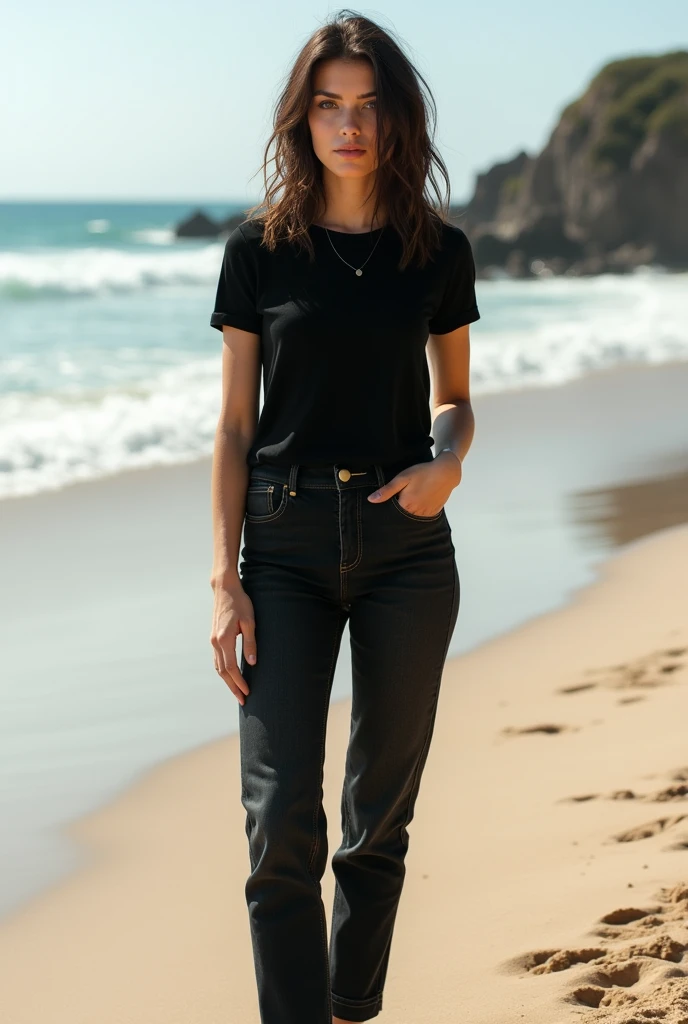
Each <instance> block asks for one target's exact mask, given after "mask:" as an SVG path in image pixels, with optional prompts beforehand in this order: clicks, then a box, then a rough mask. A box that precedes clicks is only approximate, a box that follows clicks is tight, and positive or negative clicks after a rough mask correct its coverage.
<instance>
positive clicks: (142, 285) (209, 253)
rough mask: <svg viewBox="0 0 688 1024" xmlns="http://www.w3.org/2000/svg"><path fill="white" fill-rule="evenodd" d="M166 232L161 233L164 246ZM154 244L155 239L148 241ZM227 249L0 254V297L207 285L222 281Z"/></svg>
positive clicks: (158, 235)
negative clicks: (224, 251)
mask: <svg viewBox="0 0 688 1024" xmlns="http://www.w3.org/2000/svg"><path fill="white" fill-rule="evenodd" d="M164 234H165V233H164V232H162V233H161V232H156V238H157V242H158V244H159V245H161V246H162V245H163V244H164ZM148 241H149V242H150V241H151V239H150V238H148ZM222 251H223V245H222V243H219V242H211V243H207V242H205V243H202V244H199V245H198V246H197V247H190V246H188V245H187V244H184V245H183V247H180V248H179V249H161V251H159V252H132V251H127V250H125V249H116V248H111V247H106V246H88V247H84V248H80V249H67V250H65V249H54V250H48V249H40V250H36V251H32V252H30V251H18V252H0V298H5V299H18V298H21V299H24V300H26V299H27V298H29V299H30V298H40V297H41V296H42V295H46V296H48V295H49V296H54V295H56V294H58V295H59V294H63V295H65V296H70V295H92V294H98V293H103V292H122V291H127V292H131V291H142V290H145V289H148V288H158V287H161V286H166V285H180V284H183V285H199V284H202V285H207V284H208V283H209V282H212V281H213V280H214V279H216V278H217V273H218V268H219V266H220V261H221V259H222Z"/></svg>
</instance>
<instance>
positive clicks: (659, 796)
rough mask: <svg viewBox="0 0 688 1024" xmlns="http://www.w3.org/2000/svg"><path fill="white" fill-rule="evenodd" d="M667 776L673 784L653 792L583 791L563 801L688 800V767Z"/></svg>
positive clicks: (664, 801) (673, 801)
mask: <svg viewBox="0 0 688 1024" xmlns="http://www.w3.org/2000/svg"><path fill="white" fill-rule="evenodd" d="M667 776H668V778H669V779H671V780H672V785H670V786H664V787H663V788H662V789H656V790H653V792H651V793H636V792H635V790H632V789H615V790H612V792H611V793H581V794H577V795H576V796H566V797H563V798H562V800H561V801H560V802H561V803H575V804H582V803H587V802H588V801H589V800H639V801H641V802H643V803H653V804H654V803H658V804H659V803H681V802H683V801H686V802H688V769H686V768H678V769H676V770H675V771H673V772H668V773H667Z"/></svg>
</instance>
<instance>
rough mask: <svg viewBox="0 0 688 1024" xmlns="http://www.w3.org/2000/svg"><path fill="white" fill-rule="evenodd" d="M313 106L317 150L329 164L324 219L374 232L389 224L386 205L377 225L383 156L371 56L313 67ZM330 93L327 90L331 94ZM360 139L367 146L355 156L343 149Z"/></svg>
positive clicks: (335, 226)
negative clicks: (379, 148)
mask: <svg viewBox="0 0 688 1024" xmlns="http://www.w3.org/2000/svg"><path fill="white" fill-rule="evenodd" d="M312 87H313V94H312V97H311V102H310V107H309V110H308V124H309V127H310V130H311V140H312V143H313V150H314V152H315V155H316V156H317V157H318V159H319V160H320V162H321V163H322V165H323V170H322V174H323V186H324V189H325V195H326V197H327V209H326V210H325V211H321V212H322V216H321V217H320V218H318V223H320V224H322V225H323V226H325V227H328V228H332V230H334V231H353V232H356V231H370V230H371V227H380V226H381V225H382V224H384V210H382V211H378V221H377V223H376V224H372V216H373V207H374V205H375V204H374V196H371V198H370V199H369V200H368V201H367V202H366V201H365V197H366V195H367V193H368V192H370V191H371V189H372V188H373V186H374V183H375V170H376V168H377V157H376V153H375V146H376V138H377V101H376V99H375V75H374V73H373V67H372V64H371V63H370V61H368V60H357V61H344V60H328V61H323V62H322V63H321V64H319V65H317V66H316V68H315V71H314V72H313V81H312ZM326 94H327V95H326ZM352 143H354V144H355V145H357V146H360V147H361V148H362V149H364V150H365V152H364V153H363V155H362V156H357V157H355V158H352V157H346V156H342V155H341V154H340V153H337V151H336V150H337V147H339V146H345V145H348V144H352Z"/></svg>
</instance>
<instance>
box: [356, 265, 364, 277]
mask: <svg viewBox="0 0 688 1024" xmlns="http://www.w3.org/2000/svg"><path fill="white" fill-rule="evenodd" d="M362 275H363V271H362V270H361V268H360V267H359V268H358V270H357V271H356V277H361V276H362Z"/></svg>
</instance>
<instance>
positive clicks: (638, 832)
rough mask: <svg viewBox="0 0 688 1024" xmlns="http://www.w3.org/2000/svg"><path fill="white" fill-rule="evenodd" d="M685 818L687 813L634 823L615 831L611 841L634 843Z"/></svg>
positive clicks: (687, 816)
mask: <svg viewBox="0 0 688 1024" xmlns="http://www.w3.org/2000/svg"><path fill="white" fill-rule="evenodd" d="M686 818H688V814H675V815H673V816H672V817H667V818H657V819H656V820H655V821H647V822H645V824H643V825H636V826H635V828H629V829H627V830H626V831H624V832H617V834H616V835H615V836H612V838H611V842H615V843H636V842H638V840H640V839H650V838H651V837H652V836H657V835H659V833H660V832H666V830H667V829H670V828H674V826H675V825H678V824H679V823H680V822H682V821H685V820H686Z"/></svg>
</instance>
